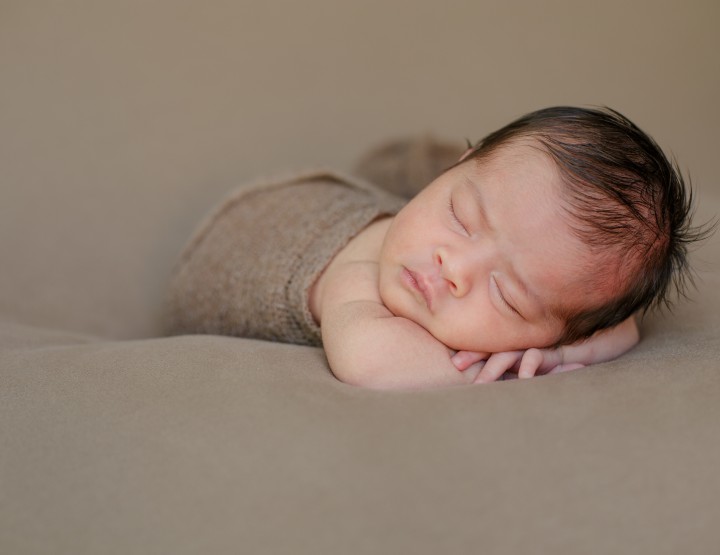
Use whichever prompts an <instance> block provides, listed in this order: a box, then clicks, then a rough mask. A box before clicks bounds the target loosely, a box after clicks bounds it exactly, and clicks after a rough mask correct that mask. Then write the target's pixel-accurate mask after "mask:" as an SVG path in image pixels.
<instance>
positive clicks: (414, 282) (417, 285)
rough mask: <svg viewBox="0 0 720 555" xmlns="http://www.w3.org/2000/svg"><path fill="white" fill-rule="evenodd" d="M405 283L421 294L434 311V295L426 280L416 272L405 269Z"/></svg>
mask: <svg viewBox="0 0 720 555" xmlns="http://www.w3.org/2000/svg"><path fill="white" fill-rule="evenodd" d="M402 277H403V281H404V282H405V283H406V284H407V285H408V286H409V287H410V288H412V289H414V290H415V291H417V292H418V293H420V295H421V296H422V298H423V300H424V301H425V304H426V305H427V307H428V308H429V309H432V294H431V291H430V288H429V287H428V284H427V281H426V280H425V278H424V277H423V276H422V275H420V274H416V273H415V272H413V271H411V270H409V269H408V268H404V267H403V275H402Z"/></svg>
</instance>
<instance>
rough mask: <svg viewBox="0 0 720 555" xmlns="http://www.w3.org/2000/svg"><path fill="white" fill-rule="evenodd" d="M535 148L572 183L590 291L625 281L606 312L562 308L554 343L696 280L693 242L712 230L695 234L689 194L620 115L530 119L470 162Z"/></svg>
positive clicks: (558, 110) (571, 201) (495, 136)
mask: <svg viewBox="0 0 720 555" xmlns="http://www.w3.org/2000/svg"><path fill="white" fill-rule="evenodd" d="M523 138H529V139H532V140H534V141H536V142H537V143H538V144H539V147H540V148H542V149H543V150H544V151H545V152H546V153H547V154H548V155H549V156H550V157H551V159H552V160H553V161H554V162H555V164H556V166H557V168H558V170H559V173H560V175H561V178H562V180H563V182H564V184H565V185H566V190H565V191H564V194H565V196H566V200H567V203H566V206H565V208H566V210H567V212H568V215H569V216H570V218H569V220H570V222H571V225H572V227H573V229H574V230H575V232H576V233H577V235H578V236H579V237H580V239H581V240H582V241H583V242H584V243H585V244H586V245H588V246H589V247H590V248H591V250H592V252H593V256H594V257H595V260H596V261H597V266H596V267H597V270H596V276H595V278H594V279H593V280H592V283H588V286H589V287H592V286H593V284H598V283H602V282H606V283H608V282H607V280H612V281H610V282H609V283H622V284H623V285H624V287H623V286H620V287H619V290H618V291H617V293H616V294H615V295H614V296H613V297H612V299H611V300H610V301H608V302H606V303H604V304H601V305H600V306H594V307H591V308H585V309H580V310H579V311H578V310H574V311H569V310H567V309H565V310H564V311H563V310H560V309H557V311H556V312H557V314H556V316H558V317H559V318H561V320H562V321H564V322H565V331H564V333H563V336H562V337H561V338H560V340H559V341H558V342H557V344H566V343H571V342H574V341H576V340H578V339H583V338H586V337H589V336H590V335H592V334H593V333H595V332H596V331H598V330H601V329H604V328H608V327H612V326H614V325H616V324H619V323H620V322H622V321H623V320H625V319H626V318H628V317H629V316H630V315H632V314H634V313H636V312H641V313H643V314H644V313H645V312H646V311H647V310H648V309H651V308H655V307H662V306H665V307H669V306H670V305H671V297H672V295H673V291H674V292H676V293H677V294H679V295H680V296H685V295H686V293H687V289H688V286H689V285H692V283H693V275H692V272H691V270H690V266H689V263H688V245H689V244H690V243H693V242H695V241H698V240H701V239H703V238H704V237H706V236H707V235H709V234H710V232H711V231H712V227H707V226H705V227H693V226H692V225H691V218H692V213H693V203H692V190H691V189H690V187H686V185H685V181H684V179H683V176H682V174H681V172H680V171H679V169H678V167H677V164H676V163H674V162H671V161H670V160H668V158H667V157H666V156H665V154H664V153H663V152H662V150H661V149H660V147H659V146H658V145H657V143H656V142H655V141H654V140H653V139H652V138H651V137H649V136H648V135H647V134H646V133H644V132H643V131H641V130H640V129H639V128H638V127H637V126H636V125H635V124H633V123H632V122H631V121H630V120H629V119H627V118H626V117H625V116H623V115H622V114H620V113H619V112H616V111H615V110H612V109H609V108H605V109H588V108H575V107H567V106H559V107H553V108H546V109H543V110H538V111H536V112H532V113H530V114H527V115H525V116H523V117H521V118H519V119H517V120H515V121H513V122H512V123H510V124H508V125H506V126H505V127H503V128H502V129H499V130H498V131H495V132H494V133H491V134H490V135H488V136H487V137H485V138H484V139H482V140H481V141H480V142H479V143H478V144H477V145H476V146H475V147H473V151H472V152H471V154H470V155H469V156H468V157H467V158H466V159H472V158H475V159H482V158H484V157H487V156H489V155H491V154H492V153H493V152H494V151H495V150H496V149H498V148H499V147H501V146H503V145H506V144H508V143H510V142H512V141H516V140H519V139H523Z"/></svg>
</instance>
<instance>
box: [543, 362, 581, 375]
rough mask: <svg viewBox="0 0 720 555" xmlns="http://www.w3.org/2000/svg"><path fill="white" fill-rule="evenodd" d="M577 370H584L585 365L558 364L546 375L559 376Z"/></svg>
mask: <svg viewBox="0 0 720 555" xmlns="http://www.w3.org/2000/svg"><path fill="white" fill-rule="evenodd" d="M578 368H585V365H584V364H578V363H568V364H558V365H557V366H556V367H555V368H553V369H552V370H550V372H548V374H560V373H561V372H569V371H570V370H577V369H578Z"/></svg>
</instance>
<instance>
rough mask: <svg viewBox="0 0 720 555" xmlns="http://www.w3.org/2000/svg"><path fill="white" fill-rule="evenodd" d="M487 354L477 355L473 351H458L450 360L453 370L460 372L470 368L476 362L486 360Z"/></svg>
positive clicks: (477, 353)
mask: <svg viewBox="0 0 720 555" xmlns="http://www.w3.org/2000/svg"><path fill="white" fill-rule="evenodd" d="M489 354H490V353H479V352H475V351H458V352H457V353H455V354H454V355H453V356H452V357H451V358H450V360H451V361H452V363H453V364H454V365H455V368H457V369H458V370H460V371H461V372H462V371H463V370H467V369H468V368H470V366H472V365H473V364H475V363H476V362H480V361H481V360H484V359H486V358H487V357H488V356H489Z"/></svg>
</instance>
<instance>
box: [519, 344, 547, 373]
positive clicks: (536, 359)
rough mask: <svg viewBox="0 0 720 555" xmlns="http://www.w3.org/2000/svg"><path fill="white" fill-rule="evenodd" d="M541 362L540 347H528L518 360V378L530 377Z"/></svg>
mask: <svg viewBox="0 0 720 555" xmlns="http://www.w3.org/2000/svg"><path fill="white" fill-rule="evenodd" d="M542 363H543V353H542V351H541V350H540V349H528V350H527V351H525V354H524V355H523V357H522V361H520V369H519V370H518V378H520V379H526V378H532V377H533V376H534V375H535V372H537V370H538V368H540V365H541V364H542Z"/></svg>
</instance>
